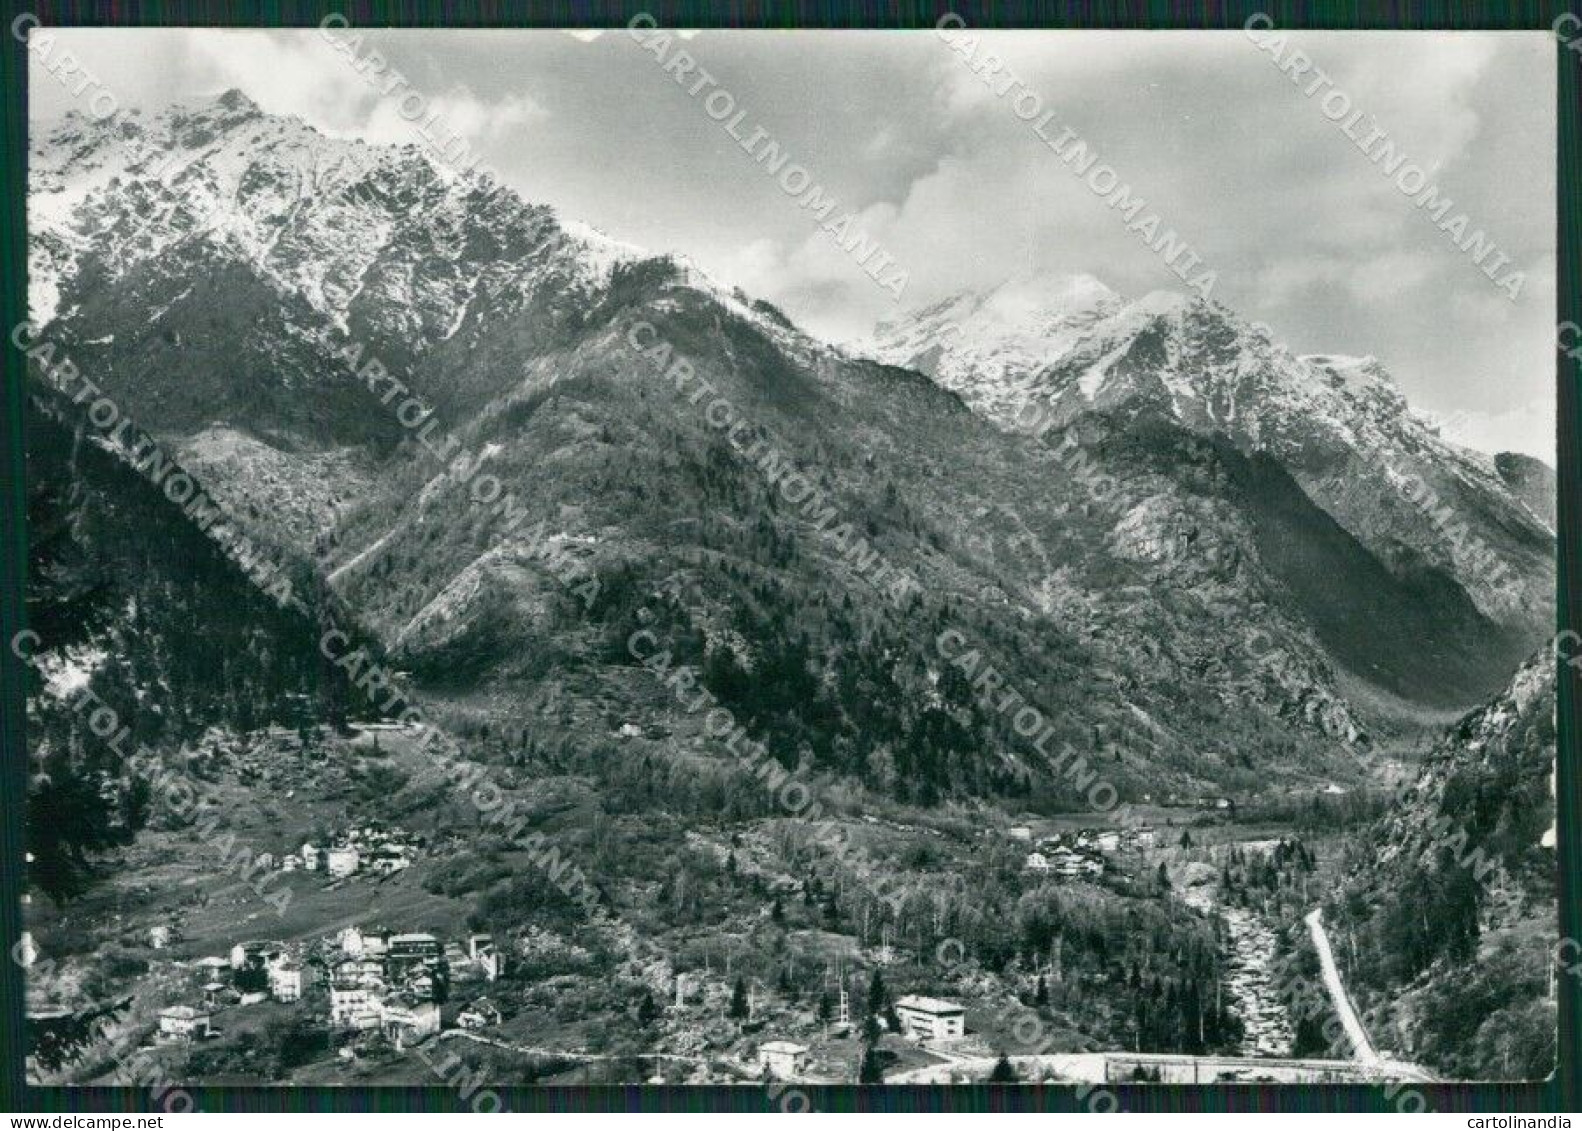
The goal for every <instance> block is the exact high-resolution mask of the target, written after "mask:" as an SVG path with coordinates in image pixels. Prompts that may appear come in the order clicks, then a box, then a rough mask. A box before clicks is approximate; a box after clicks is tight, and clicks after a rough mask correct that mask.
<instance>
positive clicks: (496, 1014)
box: [456, 997, 500, 1029]
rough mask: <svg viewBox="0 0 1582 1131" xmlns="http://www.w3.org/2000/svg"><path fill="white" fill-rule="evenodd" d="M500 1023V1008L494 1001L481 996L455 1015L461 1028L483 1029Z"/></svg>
mask: <svg viewBox="0 0 1582 1131" xmlns="http://www.w3.org/2000/svg"><path fill="white" fill-rule="evenodd" d="M499 1023H500V1010H499V1009H498V1008H497V1007H496V1006H495V1004H494V1002H492V1001H490V1000H489V999H488V998H486V997H481V998H479V999H478V1000H477V1001H475V1002H473V1003H472V1004H471V1005H469V1006H468V1007H467V1008H466V1009H464V1010H462V1011H461V1012H460V1013H458V1014H457V1015H456V1024H458V1025H460V1026H461V1027H462V1028H463V1029H484V1028H487V1027H488V1026H490V1025H498V1024H499Z"/></svg>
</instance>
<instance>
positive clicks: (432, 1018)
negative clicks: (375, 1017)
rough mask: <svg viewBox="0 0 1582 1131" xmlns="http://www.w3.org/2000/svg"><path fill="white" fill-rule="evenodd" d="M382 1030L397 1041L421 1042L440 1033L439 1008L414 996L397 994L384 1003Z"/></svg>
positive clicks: (381, 1021) (433, 1003)
mask: <svg viewBox="0 0 1582 1131" xmlns="http://www.w3.org/2000/svg"><path fill="white" fill-rule="evenodd" d="M380 1028H382V1029H383V1030H384V1033H385V1036H387V1037H391V1038H393V1039H395V1040H397V1041H411V1040H420V1039H422V1038H423V1037H426V1036H428V1035H430V1034H431V1033H437V1032H439V1006H438V1005H437V1004H436V1003H435V1002H432V1001H425V1000H423V999H422V998H420V997H417V996H416V995H413V994H396V995H394V996H393V997H389V998H386V999H385V1001H384V1015H383V1017H382V1018H381V1020H380Z"/></svg>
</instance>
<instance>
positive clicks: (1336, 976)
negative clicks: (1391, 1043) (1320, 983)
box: [1306, 907, 1383, 1064]
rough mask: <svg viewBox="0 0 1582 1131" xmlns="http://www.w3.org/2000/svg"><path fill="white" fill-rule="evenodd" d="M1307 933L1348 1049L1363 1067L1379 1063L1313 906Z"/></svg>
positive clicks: (1321, 916)
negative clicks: (1315, 952)
mask: <svg viewBox="0 0 1582 1131" xmlns="http://www.w3.org/2000/svg"><path fill="white" fill-rule="evenodd" d="M1306 923H1307V930H1308V933H1309V934H1310V935H1312V936H1313V949H1314V950H1316V951H1318V964H1319V966H1320V968H1321V970H1322V973H1323V975H1324V988H1325V989H1327V990H1328V991H1329V998H1330V1000H1331V1001H1332V1002H1334V1003H1335V1012H1336V1014H1338V1015H1339V1017H1340V1023H1341V1025H1343V1026H1344V1027H1345V1030H1346V1037H1347V1039H1348V1040H1350V1041H1351V1047H1352V1050H1353V1052H1354V1055H1355V1056H1356V1058H1357V1059H1358V1060H1359V1061H1361V1062H1362V1063H1364V1064H1378V1063H1379V1062H1380V1061H1381V1060H1382V1059H1383V1058H1382V1057H1380V1056H1379V1050H1378V1049H1376V1048H1374V1047H1373V1042H1372V1041H1370V1040H1369V1039H1368V1030H1367V1029H1365V1028H1363V1025H1362V1018H1360V1017H1358V1016H1357V1007H1356V1006H1355V1005H1353V1004H1352V1002H1351V995H1350V994H1348V993H1347V992H1346V986H1345V984H1344V983H1343V982H1342V981H1341V980H1340V967H1338V966H1337V965H1335V952H1334V951H1333V950H1332V949H1330V945H1329V932H1328V931H1326V930H1324V910H1323V908H1321V907H1315V908H1314V909H1313V910H1312V911H1310V912H1309V913H1308V916H1307V919H1306Z"/></svg>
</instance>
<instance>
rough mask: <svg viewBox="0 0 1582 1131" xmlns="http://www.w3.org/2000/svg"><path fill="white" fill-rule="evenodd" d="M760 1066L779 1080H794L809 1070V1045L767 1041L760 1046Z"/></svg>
mask: <svg viewBox="0 0 1582 1131" xmlns="http://www.w3.org/2000/svg"><path fill="white" fill-rule="evenodd" d="M758 1066H759V1067H760V1068H763V1069H766V1070H767V1071H768V1072H769V1075H771V1076H773V1077H775V1078H776V1079H778V1080H794V1079H796V1078H797V1077H799V1076H801V1075H802V1074H803V1073H804V1072H806V1071H807V1046H806V1045H799V1044H796V1043H795V1042H794V1041H766V1042H764V1043H763V1044H761V1045H759V1046H758Z"/></svg>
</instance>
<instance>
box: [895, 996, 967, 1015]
mask: <svg viewBox="0 0 1582 1131" xmlns="http://www.w3.org/2000/svg"><path fill="white" fill-rule="evenodd" d="M895 1007H896V1008H897V1009H915V1010H918V1011H919V1012H921V1013H965V1012H966V1011H967V1007H966V1006H964V1005H957V1004H956V1003H955V1002H953V1001H945V1000H944V999H943V998H937V997H923V996H921V995H920V994H907V995H906V996H905V997H903V998H900V999H899V1000H898V1001H896V1003H895Z"/></svg>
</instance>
